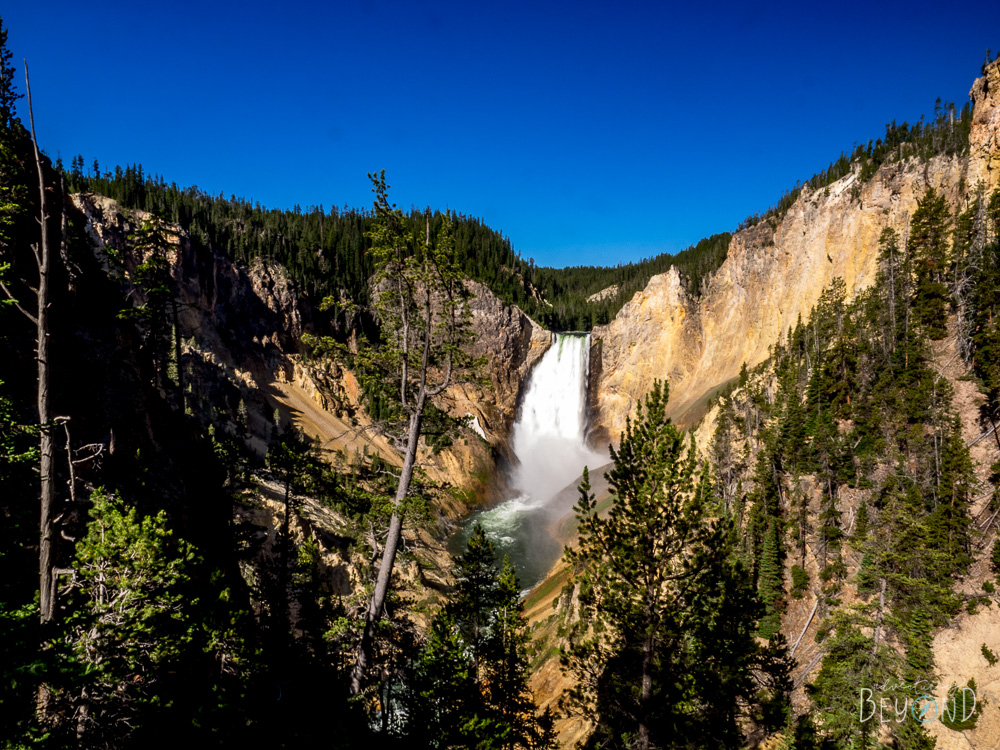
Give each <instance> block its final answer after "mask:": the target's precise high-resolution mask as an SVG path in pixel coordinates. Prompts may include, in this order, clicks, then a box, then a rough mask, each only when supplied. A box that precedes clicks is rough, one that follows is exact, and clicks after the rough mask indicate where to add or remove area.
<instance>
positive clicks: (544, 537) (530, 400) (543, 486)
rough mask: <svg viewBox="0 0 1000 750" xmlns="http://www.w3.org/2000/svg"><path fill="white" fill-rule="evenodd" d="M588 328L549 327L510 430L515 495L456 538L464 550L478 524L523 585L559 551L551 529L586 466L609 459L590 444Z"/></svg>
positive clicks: (537, 577) (456, 550)
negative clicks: (549, 337) (571, 331)
mask: <svg viewBox="0 0 1000 750" xmlns="http://www.w3.org/2000/svg"><path fill="white" fill-rule="evenodd" d="M589 365H590V334H565V333H554V334H552V343H551V346H550V347H549V349H548V350H547V351H546V352H545V354H544V355H543V356H542V359H541V361H540V362H539V363H538V364H537V365H536V366H535V368H534V369H533V370H532V372H531V374H530V376H529V379H528V382H527V384H526V390H525V391H524V394H523V397H522V399H521V408H520V411H519V413H518V416H517V420H516V421H515V423H514V428H513V430H512V432H511V448H512V450H513V453H514V455H515V457H516V459H517V460H516V462H515V464H514V466H513V467H512V469H511V472H510V481H509V484H510V486H511V488H512V489H513V490H514V492H513V493H512V497H511V498H510V499H508V500H507V501H505V502H503V503H500V504H499V505H498V506H496V507H495V508H491V509H490V510H486V511H481V512H478V513H474V514H472V515H471V516H470V517H469V518H467V519H466V520H465V521H464V522H463V524H462V528H461V529H460V530H459V531H458V532H457V533H456V534H455V535H454V536H453V537H452V542H451V544H450V545H449V546H450V548H451V550H452V553H453V554H460V553H461V552H462V551H463V550H464V547H465V542H466V541H467V540H468V537H469V534H471V532H472V528H473V526H474V525H475V524H476V523H479V524H482V526H483V528H484V529H485V530H486V534H487V536H488V537H489V539H490V540H491V541H492V542H493V544H494V545H495V546H496V548H497V555H498V559H503V556H504V555H507V556H509V557H510V560H511V562H512V563H513V564H514V567H515V568H516V570H517V572H518V577H519V579H520V581H521V585H522V587H525V588H531V587H532V586H534V585H536V584H537V583H538V582H539V581H541V580H542V579H543V578H544V577H545V575H546V574H547V573H548V571H549V569H550V568H551V567H552V564H553V563H554V562H555V561H556V560H557V559H558V558H559V556H560V554H562V547H561V545H560V543H559V542H558V541H556V540H555V539H554V538H553V537H552V534H551V533H550V527H551V525H552V523H553V522H554V521H555V520H557V519H559V518H561V517H562V516H564V515H565V514H566V513H568V512H569V511H570V510H571V509H572V507H573V504H574V503H575V501H576V498H577V497H578V493H577V492H576V490H575V484H576V482H577V481H578V480H579V477H580V475H581V474H582V473H583V467H584V466H588V467H590V468H591V469H594V468H596V467H598V466H602V465H604V464H606V463H607V461H608V458H607V455H602V454H601V453H598V452H597V451H594V450H592V449H591V448H589V447H588V446H587V443H586V429H587V383H588V380H589V377H588V375H589Z"/></svg>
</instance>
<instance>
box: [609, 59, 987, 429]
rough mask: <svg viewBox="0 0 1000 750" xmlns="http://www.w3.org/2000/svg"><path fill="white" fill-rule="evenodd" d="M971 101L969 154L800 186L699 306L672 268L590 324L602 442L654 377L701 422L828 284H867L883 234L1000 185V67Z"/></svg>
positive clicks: (742, 237) (681, 410) (682, 416)
mask: <svg viewBox="0 0 1000 750" xmlns="http://www.w3.org/2000/svg"><path fill="white" fill-rule="evenodd" d="M970 95H971V96H972V98H973V102H974V105H975V108H974V112H973V117H974V119H973V128H972V135H971V143H970V150H969V154H968V155H967V156H962V157H945V156H939V157H935V158H933V159H931V160H930V161H928V162H919V161H917V160H916V159H910V160H908V161H907V162H905V163H903V164H898V163H894V164H885V165H883V166H882V167H881V168H880V169H879V170H878V172H877V173H876V175H875V176H874V178H873V179H872V180H870V181H869V182H867V183H865V184H861V183H860V181H859V177H858V171H857V169H855V171H854V173H852V174H850V175H848V176H846V177H844V178H842V179H841V180H839V181H837V182H835V183H833V184H832V185H830V186H829V187H828V188H826V189H824V190H821V191H810V190H808V189H806V188H804V189H803V191H802V194H801V195H800V196H799V197H798V199H797V200H796V201H795V203H794V204H793V205H792V206H791V208H790V209H789V210H788V212H787V213H786V214H785V215H784V217H782V218H781V220H780V221H777V220H775V219H773V218H772V219H768V220H765V221H763V222H761V223H760V224H757V225H756V226H753V227H751V228H748V229H744V230H742V231H740V232H737V233H736V234H735V235H734V236H733V238H732V243H731V245H730V247H729V253H728V256H727V258H726V260H725V262H724V263H723V264H722V266H721V267H720V268H719V269H718V271H716V272H715V274H714V275H713V276H712V277H711V279H710V280H709V282H708V285H707V289H706V292H705V294H704V295H702V296H701V297H700V298H698V299H692V298H690V297H689V296H688V295H687V294H686V293H685V291H684V289H683V286H682V284H681V280H680V276H679V274H678V272H677V269H676V268H672V269H671V270H670V271H669V272H667V273H665V274H661V275H659V276H655V277H653V278H652V279H651V280H650V282H649V284H648V285H647V287H646V288H645V289H644V290H643V291H641V292H639V293H637V294H636V295H635V296H634V297H633V298H632V300H631V301H630V302H629V303H628V304H626V305H625V307H623V308H622V310H621V311H620V312H619V313H618V315H617V316H616V317H615V319H614V320H613V321H612V322H611V323H609V324H608V325H605V326H598V327H596V328H594V340H595V345H594V350H593V354H592V358H593V361H592V371H593V372H597V373H599V378H598V379H597V382H596V387H597V388H596V392H595V394H594V397H593V398H594V402H593V411H594V418H595V421H596V422H597V423H598V424H599V425H600V426H601V427H602V428H603V430H600V431H598V432H597V433H596V435H597V436H598V437H599V438H600V439H605V438H610V439H612V440H616V439H617V438H618V436H619V435H620V434H621V431H622V429H623V427H624V423H625V418H626V416H627V415H628V414H629V413H630V412H631V411H632V409H633V407H634V405H635V403H636V401H637V399H638V398H640V397H641V396H642V394H644V393H645V392H646V391H648V390H649V388H650V386H651V384H652V381H653V379H654V378H664V377H665V378H667V379H668V380H669V382H670V391H671V400H670V406H669V412H670V414H671V416H672V417H674V418H675V419H676V420H677V421H678V422H680V423H681V424H685V425H691V424H694V423H696V422H697V421H698V420H699V419H700V418H701V416H702V414H703V412H704V401H705V399H706V397H708V396H709V395H711V393H712V392H713V391H715V390H716V389H718V388H719V387H720V386H722V385H724V384H725V383H726V382H727V381H729V380H731V379H732V378H734V377H736V375H737V374H738V373H739V371H740V367H741V366H742V364H743V363H746V364H747V365H748V366H750V367H752V366H754V365H756V364H758V363H759V362H761V361H763V360H764V359H765V358H766V357H767V355H768V350H769V348H770V347H771V346H772V345H773V344H774V343H775V342H776V341H778V340H779V338H781V337H782V336H784V335H785V334H786V333H787V331H788V329H789V328H790V327H791V326H794V325H795V323H796V321H797V320H798V319H799V317H801V318H803V319H805V318H806V317H807V316H808V313H809V311H810V310H811V309H812V307H813V306H814V305H815V304H816V302H817V300H818V299H819V295H820V293H821V292H822V291H823V289H825V288H826V287H827V286H828V285H829V283H830V281H831V280H832V279H834V278H835V277H838V276H839V277H840V278H842V279H843V280H844V281H845V282H846V284H847V291H848V295H849V297H853V296H854V295H856V294H857V293H858V292H859V291H861V290H862V289H864V288H865V287H867V286H868V285H869V284H871V282H872V281H873V279H874V275H875V261H876V257H877V252H878V237H879V235H880V233H881V232H882V230H883V228H885V227H894V228H896V229H897V230H898V231H899V232H900V234H901V235H903V236H905V233H906V229H907V227H906V221H907V217H908V216H909V215H910V214H911V213H912V212H913V211H914V209H915V208H916V204H917V199H918V198H919V197H920V196H921V195H923V193H924V192H925V191H926V189H927V188H929V187H933V188H935V189H936V190H937V191H938V192H941V193H943V194H944V195H945V196H946V197H947V200H948V202H949V204H950V205H951V206H952V207H955V206H957V205H958V204H959V203H960V202H962V201H964V200H965V198H966V197H967V195H968V193H969V191H970V190H971V189H972V188H973V187H974V186H975V185H976V184H977V183H978V182H979V181H982V182H983V183H984V184H985V186H986V188H987V191H990V190H992V189H993V188H994V187H996V186H997V184H1000V66H998V65H997V64H996V63H994V64H993V65H992V66H990V67H989V68H988V70H987V75H986V76H985V77H983V78H980V79H977V81H976V82H975V85H974V86H973V88H972V91H971V92H970Z"/></svg>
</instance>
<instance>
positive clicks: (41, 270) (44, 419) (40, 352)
mask: <svg viewBox="0 0 1000 750" xmlns="http://www.w3.org/2000/svg"><path fill="white" fill-rule="evenodd" d="M24 86H25V89H26V92H27V96H28V117H29V120H30V123H31V142H32V145H33V146H34V150H35V166H36V167H37V168H38V195H39V200H40V204H39V213H40V218H39V219H38V223H39V224H40V225H41V243H40V244H39V243H32V245H31V251H32V253H33V254H34V256H35V263H36V265H37V266H38V287H37V289H33V290H32V291H34V292H35V296H36V297H37V300H38V309H37V312H36V313H35V314H34V315H32V314H31V313H30V312H28V310H27V309H26V308H25V307H24V306H22V305H21V303H20V302H19V301H18V300H16V299H15V298H14V295H13V294H12V293H11V291H10V289H9V288H8V287H7V286H6V285H5V284H2V283H0V288H2V289H3V291H4V293H5V294H6V295H7V297H8V298H9V299H10V300H11V301H13V303H14V306H15V307H16V308H17V309H18V310H20V311H21V313H22V314H24V316H25V317H26V318H27V319H28V320H30V321H31V322H32V323H33V324H34V325H35V329H36V332H37V334H36V346H35V353H36V359H37V362H38V422H39V425H40V433H41V438H40V443H41V445H40V457H39V467H38V468H39V476H40V483H41V487H40V500H41V514H40V520H39V545H38V579H39V591H40V602H41V619H42V622H47V621H49V620H51V619H52V615H53V613H54V610H55V598H54V589H53V570H52V569H53V565H54V562H55V556H54V550H53V543H54V538H55V534H54V531H53V529H54V525H55V524H54V523H53V521H52V513H53V507H54V505H55V483H54V479H55V477H54V471H55V442H54V438H53V434H52V427H53V425H52V417H51V396H50V386H51V371H50V369H49V343H50V342H49V306H50V304H51V300H50V299H49V280H50V279H49V276H50V273H51V268H52V248H51V243H50V241H49V232H48V219H49V213H48V206H47V201H46V197H45V172H44V170H43V168H42V157H41V153H40V152H39V150H38V140H37V138H36V137H35V116H34V113H33V111H32V108H31V82H30V80H29V78H28V61H27V60H25V61H24ZM29 288H30V287H29Z"/></svg>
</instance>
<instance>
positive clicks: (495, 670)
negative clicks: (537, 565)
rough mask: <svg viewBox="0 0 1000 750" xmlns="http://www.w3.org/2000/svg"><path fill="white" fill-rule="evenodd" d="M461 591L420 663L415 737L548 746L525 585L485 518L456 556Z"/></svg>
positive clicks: (413, 695)
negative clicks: (532, 665) (500, 555)
mask: <svg viewBox="0 0 1000 750" xmlns="http://www.w3.org/2000/svg"><path fill="white" fill-rule="evenodd" d="M455 578H456V585H455V591H454V593H453V595H452V597H451V599H449V601H448V603H447V604H446V606H445V607H444V609H443V611H442V612H441V613H439V614H438V615H437V616H436V617H435V619H434V621H433V623H432V627H431V633H430V636H429V638H428V640H427V642H426V644H425V645H424V646H423V648H422V649H421V651H420V654H419V656H418V657H417V659H416V660H415V662H414V665H413V669H412V671H413V677H412V685H411V689H410V705H409V707H408V711H409V714H410V716H412V717H414V718H415V719H416V721H414V722H412V724H411V727H410V731H411V737H412V739H414V740H416V741H418V742H420V743H426V744H428V745H429V746H431V747H451V746H455V745H462V746H470V747H495V748H505V749H506V748H510V749H513V748H534V747H540V746H541V745H540V744H539V743H541V742H542V741H543V740H545V741H546V742H547V741H548V740H547V739H545V738H546V736H547V733H546V723H547V721H546V719H545V715H536V710H535V704H534V700H533V699H532V696H531V692H530V691H529V690H528V642H529V637H528V628H527V623H526V622H525V619H524V615H523V613H522V608H521V601H520V598H521V592H520V585H519V584H518V581H517V575H516V573H515V572H514V567H513V566H512V565H511V563H510V561H509V560H508V559H507V558H506V557H505V558H504V560H503V564H502V566H501V567H500V569H499V570H498V569H497V566H496V551H495V548H494V547H493V544H492V542H490V541H489V539H488V538H487V537H486V532H485V531H484V529H483V527H482V526H480V525H477V526H476V528H475V529H474V530H473V533H472V535H471V536H470V538H469V541H468V543H467V546H466V551H465V553H464V554H463V555H461V556H460V557H458V558H457V559H456V566H455Z"/></svg>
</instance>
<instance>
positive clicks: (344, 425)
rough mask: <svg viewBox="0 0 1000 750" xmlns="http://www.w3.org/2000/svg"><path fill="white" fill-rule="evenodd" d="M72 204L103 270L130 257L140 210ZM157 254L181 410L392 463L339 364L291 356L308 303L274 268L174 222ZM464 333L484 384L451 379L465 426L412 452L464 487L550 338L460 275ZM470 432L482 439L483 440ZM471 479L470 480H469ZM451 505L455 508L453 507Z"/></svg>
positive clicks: (488, 456) (489, 453) (489, 452)
mask: <svg viewBox="0 0 1000 750" xmlns="http://www.w3.org/2000/svg"><path fill="white" fill-rule="evenodd" d="M73 202H74V204H75V205H76V207H77V208H78V209H79V210H80V211H81V212H82V214H83V215H84V217H85V218H86V229H87V232H88V233H89V235H90V237H91V240H92V242H93V245H94V248H95V254H96V255H97V258H98V260H99V261H100V262H101V263H102V265H103V267H104V268H105V270H106V271H107V272H108V273H110V274H121V273H124V272H127V271H129V270H132V269H134V267H135V265H136V264H137V263H138V262H139V261H140V259H139V258H138V257H136V256H135V253H134V251H132V250H131V249H130V242H129V240H128V238H129V235H130V234H131V233H133V232H134V231H135V230H136V229H137V228H138V226H139V225H140V224H141V223H142V222H144V221H146V220H147V219H149V218H150V216H149V215H148V214H146V213H145V212H142V211H124V210H123V209H122V208H121V207H120V206H119V205H118V204H117V203H116V202H115V201H113V200H111V199H108V198H105V197H103V196H98V195H92V194H79V195H75V196H73ZM167 229H168V231H167V236H168V241H169V243H170V249H169V251H168V259H169V262H170V265H171V274H172V276H173V279H174V283H175V284H176V288H177V290H178V299H179V318H180V319H179V324H180V325H179V327H180V331H181V337H182V339H183V340H184V344H183V362H184V369H185V372H186V373H187V377H188V379H189V382H196V383H197V385H198V387H197V388H196V389H193V390H192V392H194V393H198V394H199V395H198V398H197V399H195V398H194V397H193V396H192V398H191V401H193V403H189V408H192V409H194V410H195V411H197V410H199V409H211V410H214V411H215V412H216V417H218V415H219V414H220V413H221V414H223V415H225V414H226V413H227V412H228V416H229V418H230V419H231V420H232V421H234V422H235V420H236V419H237V411H238V407H239V405H240V404H241V403H242V404H243V406H244V407H245V410H246V412H247V419H248V427H249V429H250V432H251V434H252V436H253V437H252V440H253V441H254V442H255V444H256V447H257V449H258V450H259V451H260V452H263V451H264V450H265V448H266V444H267V440H268V438H269V436H270V434H271V433H272V432H273V430H274V426H273V424H272V414H273V413H274V412H275V410H276V409H277V411H278V413H279V416H280V418H281V419H282V420H283V421H288V420H290V421H293V422H294V423H295V424H296V425H297V426H298V427H299V428H300V429H301V430H302V431H304V432H305V433H306V434H309V435H311V436H313V437H317V438H319V439H320V440H321V441H322V442H323V444H324V445H325V446H326V447H327V448H329V449H345V450H347V451H353V450H359V449H361V448H363V447H366V448H368V450H369V451H372V450H374V451H376V452H378V453H379V454H381V455H383V457H385V458H386V459H387V460H390V461H392V462H398V461H399V455H398V453H397V451H395V450H394V449H393V448H392V447H391V446H390V445H389V444H388V443H387V442H386V441H385V439H384V438H381V437H379V436H376V435H372V434H371V433H370V432H367V431H365V430H364V429H363V428H364V427H365V426H367V425H368V424H370V420H368V417H367V415H366V414H365V411H364V407H363V405H362V402H361V390H360V386H359V384H358V381H357V379H356V378H355V376H354V374H353V373H352V372H350V370H348V369H346V368H344V367H342V366H341V365H339V364H337V363H335V362H332V361H323V362H307V361H305V360H304V359H303V357H302V356H301V355H300V353H299V343H298V342H299V340H300V338H301V336H302V334H303V332H305V331H310V330H311V331H315V330H316V325H317V324H316V322H315V321H314V320H313V317H312V310H311V309H310V308H309V306H308V304H307V303H306V302H305V301H304V300H303V299H302V297H301V295H300V294H299V291H298V289H297V288H296V285H295V284H294V282H293V281H292V280H291V279H289V277H288V275H287V274H286V273H285V271H284V269H283V268H281V267H280V266H278V265H276V264H274V263H270V262H267V261H264V260H261V259H255V260H253V261H252V262H251V263H250V264H249V265H243V264H238V263H233V262H232V261H230V260H229V259H227V258H226V257H225V256H223V255H222V254H220V253H218V252H215V251H213V250H211V249H206V248H203V247H198V246H196V245H195V244H194V243H192V242H191V241H190V238H189V237H188V236H187V235H186V233H184V232H183V231H181V230H180V228H179V227H168V228H167ZM469 284H470V286H471V288H472V291H473V293H474V295H475V298H474V299H473V301H472V303H471V308H472V316H473V323H472V324H473V328H474V331H475V345H474V352H475V354H476V355H478V356H482V357H484V358H485V359H486V376H487V378H488V380H489V383H490V386H491V387H486V386H485V385H483V386H455V387H453V388H451V389H450V390H449V391H448V392H447V394H446V398H445V401H444V404H443V406H444V407H445V408H447V409H448V410H449V411H450V412H452V413H453V414H455V415H456V416H466V415H472V416H474V417H475V419H476V426H477V427H478V430H477V429H475V428H473V429H470V430H469V431H468V434H467V435H465V436H464V437H463V438H462V439H460V440H458V441H456V442H455V443H454V444H453V445H452V447H450V448H449V449H446V450H444V451H442V452H441V453H438V454H435V455H433V456H431V455H430V453H431V452H430V451H427V453H428V454H429V455H428V456H425V457H423V458H424V459H426V460H427V462H428V464H429V474H430V475H431V477H432V478H433V479H436V480H439V481H446V482H448V483H450V484H452V485H454V486H457V487H461V488H464V489H466V490H469V489H473V487H472V486H471V485H472V484H475V485H476V489H479V488H480V485H482V477H483V476H484V475H488V474H489V473H491V471H492V468H493V455H494V449H500V450H502V449H503V447H504V446H505V444H506V438H507V435H508V432H509V430H510V427H511V425H512V424H513V420H514V414H515V409H516V405H517V396H518V392H519V390H520V384H521V381H522V380H523V379H524V377H525V376H526V374H527V373H528V371H529V370H530V369H531V366H532V365H533V364H534V363H535V361H537V359H538V358H539V357H540V356H541V354H542V353H543V352H544V351H545V349H546V348H547V347H548V344H549V334H548V332H547V331H545V330H544V329H542V328H541V327H540V326H538V325H537V324H536V323H535V322H534V321H532V320H531V319H530V318H529V317H528V316H527V315H525V314H524V313H523V312H522V311H521V310H520V309H518V308H517V307H514V306H508V305H504V304H503V302H501V300H499V299H498V298H497V297H496V295H494V294H493V293H492V292H491V291H490V290H489V289H488V288H487V287H485V286H483V285H481V284H478V283H475V282H469ZM477 432H479V433H480V434H481V436H482V437H483V438H485V440H486V442H485V443H484V442H483V441H482V440H481V439H480V436H479V435H477V434H476V433H477ZM477 476H478V477H479V478H476V477H477ZM456 512H461V509H456Z"/></svg>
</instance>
